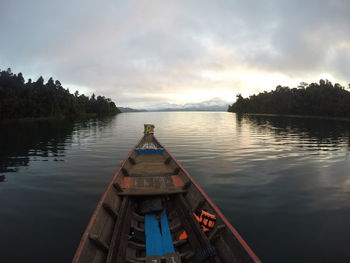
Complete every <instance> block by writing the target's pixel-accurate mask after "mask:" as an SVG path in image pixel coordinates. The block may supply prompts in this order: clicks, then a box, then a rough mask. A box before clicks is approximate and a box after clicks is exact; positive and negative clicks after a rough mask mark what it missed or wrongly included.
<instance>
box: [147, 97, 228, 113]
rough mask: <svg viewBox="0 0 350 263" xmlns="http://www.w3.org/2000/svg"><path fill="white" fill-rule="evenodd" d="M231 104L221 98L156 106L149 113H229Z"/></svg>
mask: <svg viewBox="0 0 350 263" xmlns="http://www.w3.org/2000/svg"><path fill="white" fill-rule="evenodd" d="M229 104H230V103H229V102H227V101H224V100H222V99H220V98H213V99H211V100H206V101H202V102H199V103H186V104H182V105H181V104H170V103H163V104H158V105H154V106H153V107H152V108H150V109H149V111H227V108H228V105H229Z"/></svg>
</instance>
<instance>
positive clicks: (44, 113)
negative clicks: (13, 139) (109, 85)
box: [0, 68, 120, 120]
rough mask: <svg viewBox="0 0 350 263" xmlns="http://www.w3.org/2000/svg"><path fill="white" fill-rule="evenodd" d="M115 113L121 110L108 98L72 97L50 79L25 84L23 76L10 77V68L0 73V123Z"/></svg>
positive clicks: (11, 75) (57, 82)
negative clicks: (15, 120) (0, 121)
mask: <svg viewBox="0 0 350 263" xmlns="http://www.w3.org/2000/svg"><path fill="white" fill-rule="evenodd" d="M116 113H120V111H119V109H118V108H117V107H116V105H115V104H114V102H112V101H111V99H109V98H105V97H103V96H102V97H101V96H98V97H97V99H95V95H94V94H93V96H91V98H89V97H87V96H85V95H84V94H82V95H79V92H78V91H76V92H75V93H74V94H71V93H70V92H69V90H68V89H64V88H63V87H62V85H61V83H60V82H59V81H58V80H56V81H54V80H53V79H52V78H50V79H49V80H48V81H47V83H46V84H45V83H44V79H43V77H39V79H38V80H37V81H35V82H33V81H32V80H31V79H29V80H28V81H27V83H25V81H24V78H23V76H22V73H18V74H17V75H16V74H13V73H12V71H11V69H10V68H9V69H7V70H6V71H0V120H8V119H20V118H39V117H40V118H41V117H76V116H81V115H88V114H94V115H98V116H103V115H112V114H116Z"/></svg>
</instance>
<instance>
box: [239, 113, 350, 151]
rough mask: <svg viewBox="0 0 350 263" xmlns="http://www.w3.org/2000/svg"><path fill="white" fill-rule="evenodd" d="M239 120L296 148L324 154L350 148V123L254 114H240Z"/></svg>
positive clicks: (241, 123) (240, 123)
mask: <svg viewBox="0 0 350 263" xmlns="http://www.w3.org/2000/svg"><path fill="white" fill-rule="evenodd" d="M236 121H237V124H238V126H242V125H244V124H247V125H252V126H253V127H255V129H256V130H257V131H258V132H259V133H261V134H266V133H268V134H270V135H271V136H272V137H274V138H275V140H276V141H279V142H283V143H286V144H288V143H294V144H295V146H296V147H306V148H311V149H310V150H314V149H315V148H316V149H317V150H320V151H332V150H333V151H336V150H337V149H339V148H340V147H345V148H347V149H349V148H350V123H349V121H339V120H332V119H318V118H298V117H285V116H277V115H266V116H265V115H253V114H249V115H242V114H237V115H236ZM285 139H287V140H285Z"/></svg>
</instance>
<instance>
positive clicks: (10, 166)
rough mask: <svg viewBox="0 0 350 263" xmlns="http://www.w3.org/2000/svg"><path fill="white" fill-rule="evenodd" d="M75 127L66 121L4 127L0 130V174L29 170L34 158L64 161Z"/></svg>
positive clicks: (15, 124)
mask: <svg viewBox="0 0 350 263" xmlns="http://www.w3.org/2000/svg"><path fill="white" fill-rule="evenodd" d="M73 127H74V124H73V123H72V122H69V121H64V120H50V121H28V122H13V123H6V124H2V126H1V129H0V172H11V171H16V168H17V167H19V166H27V165H28V163H29V161H30V158H31V157H57V158H59V157H62V156H64V151H65V144H66V143H67V141H69V140H70V138H71V136H72V132H73Z"/></svg>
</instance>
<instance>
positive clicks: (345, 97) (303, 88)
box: [228, 79, 350, 117]
mask: <svg viewBox="0 0 350 263" xmlns="http://www.w3.org/2000/svg"><path fill="white" fill-rule="evenodd" d="M228 111H229V112H238V113H275V114H300V115H319V116H339V117H350V92H349V91H347V90H346V89H345V88H344V87H342V86H341V85H339V84H338V83H336V84H334V85H333V84H332V83H331V82H330V81H328V80H323V79H321V80H320V82H319V83H311V84H309V85H308V84H307V83H305V82H302V83H300V85H299V87H298V88H292V89H290V88H289V87H282V86H277V87H276V89H275V90H274V91H271V92H266V91H265V92H263V93H259V94H258V95H252V96H250V97H249V98H243V97H242V96H241V95H240V94H239V95H237V100H236V102H235V103H233V104H232V105H231V106H229V108H228Z"/></svg>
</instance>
